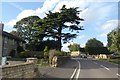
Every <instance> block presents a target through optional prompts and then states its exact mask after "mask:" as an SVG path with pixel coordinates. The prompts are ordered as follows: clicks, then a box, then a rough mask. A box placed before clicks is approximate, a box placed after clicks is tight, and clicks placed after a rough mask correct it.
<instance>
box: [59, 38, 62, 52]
mask: <svg viewBox="0 0 120 80" xmlns="http://www.w3.org/2000/svg"><path fill="white" fill-rule="evenodd" d="M61 47H62V44H61V37H59V38H58V50H59V51H61Z"/></svg>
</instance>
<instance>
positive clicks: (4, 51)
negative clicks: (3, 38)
mask: <svg viewBox="0 0 120 80" xmlns="http://www.w3.org/2000/svg"><path fill="white" fill-rule="evenodd" d="M7 50H8V49H7V48H4V50H3V56H7Z"/></svg>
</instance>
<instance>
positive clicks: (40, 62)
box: [36, 59, 49, 67]
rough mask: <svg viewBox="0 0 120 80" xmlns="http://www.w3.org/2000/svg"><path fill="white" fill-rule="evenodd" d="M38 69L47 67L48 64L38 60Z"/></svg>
mask: <svg viewBox="0 0 120 80" xmlns="http://www.w3.org/2000/svg"><path fill="white" fill-rule="evenodd" d="M36 65H37V66H38V67H49V62H48V61H45V60H43V59H40V61H39V63H38V64H36Z"/></svg>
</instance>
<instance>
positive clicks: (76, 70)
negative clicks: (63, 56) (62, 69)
mask: <svg viewBox="0 0 120 80" xmlns="http://www.w3.org/2000/svg"><path fill="white" fill-rule="evenodd" d="M77 62H78V65H79V67H78V68H77V67H76V68H75V70H74V72H73V74H72V76H71V77H70V80H73V79H76V80H78V78H79V75H80V62H79V61H77Z"/></svg>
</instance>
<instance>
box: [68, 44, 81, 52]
mask: <svg viewBox="0 0 120 80" xmlns="http://www.w3.org/2000/svg"><path fill="white" fill-rule="evenodd" d="M68 48H69V50H70V52H72V51H79V50H80V45H79V44H76V43H74V44H70V45H69V46H68Z"/></svg>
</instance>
